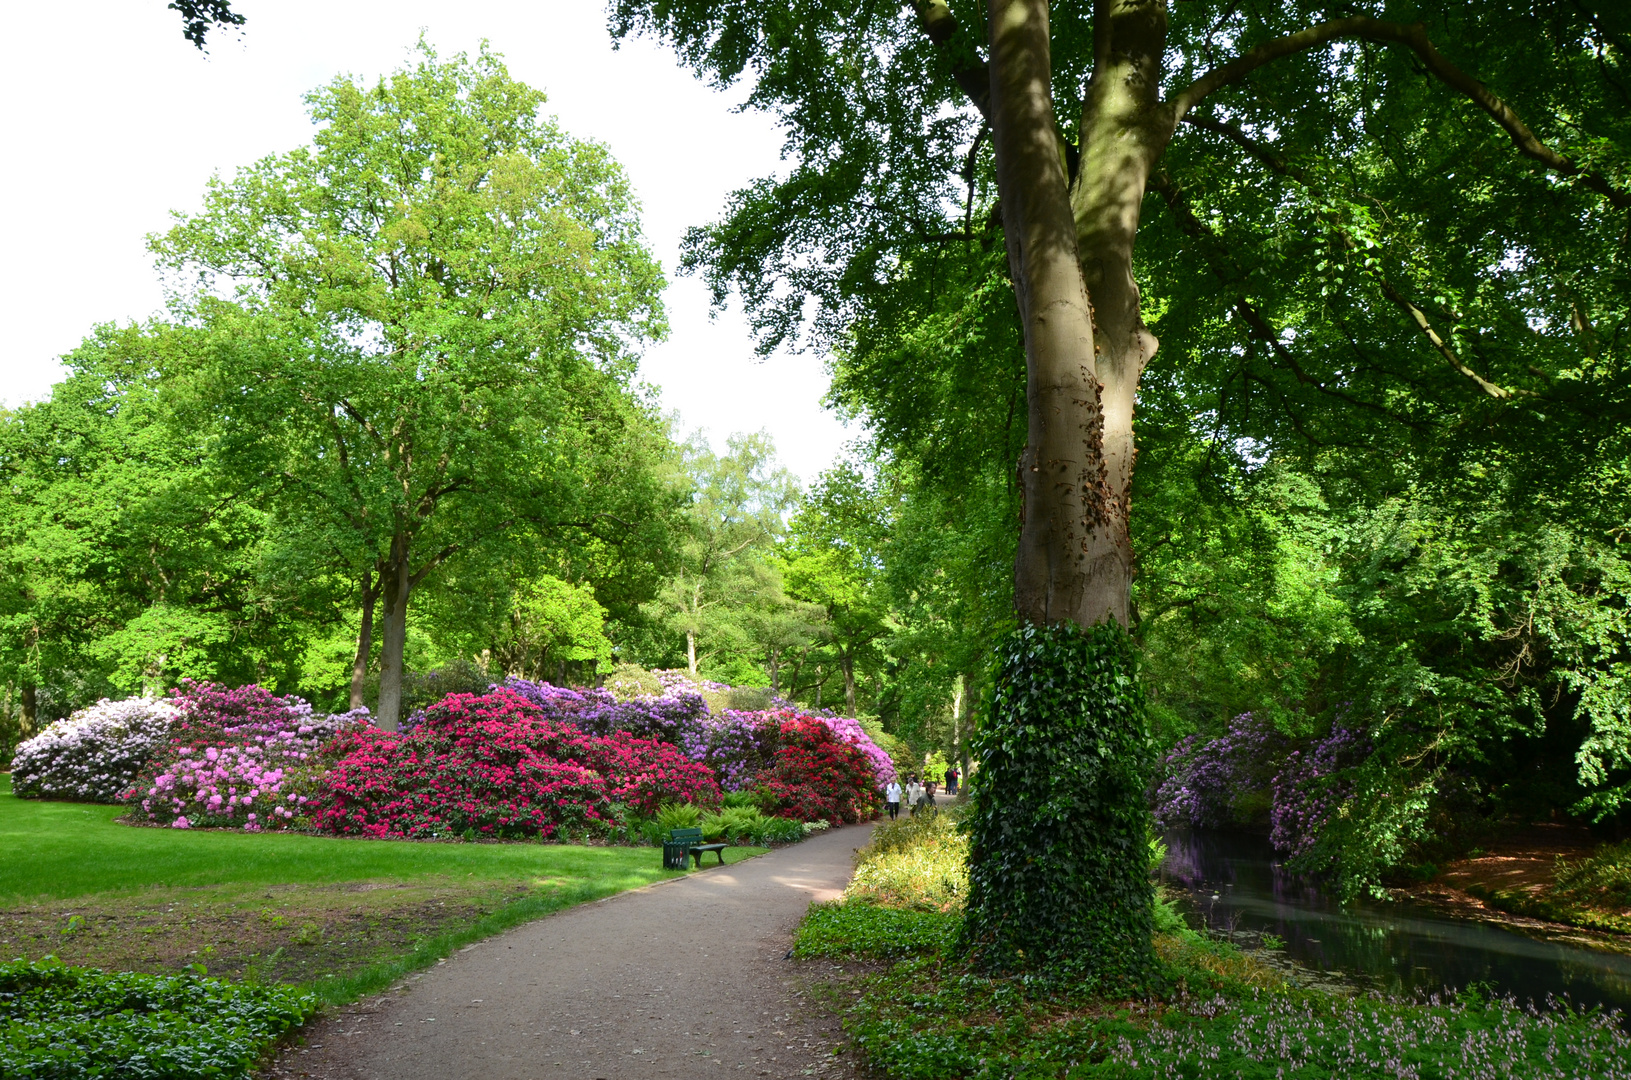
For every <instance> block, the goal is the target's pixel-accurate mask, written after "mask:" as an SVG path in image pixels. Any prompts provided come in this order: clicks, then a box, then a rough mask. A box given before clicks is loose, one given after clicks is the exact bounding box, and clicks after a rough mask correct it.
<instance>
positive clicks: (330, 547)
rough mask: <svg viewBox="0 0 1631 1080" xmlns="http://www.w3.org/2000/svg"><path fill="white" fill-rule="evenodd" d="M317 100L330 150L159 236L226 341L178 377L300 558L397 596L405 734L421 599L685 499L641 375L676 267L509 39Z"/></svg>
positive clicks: (395, 681)
mask: <svg viewBox="0 0 1631 1080" xmlns="http://www.w3.org/2000/svg"><path fill="white" fill-rule="evenodd" d="M307 101H308V103H309V105H310V108H311V113H312V118H313V120H314V121H315V122H316V123H317V125H318V131H317V134H316V137H315V139H314V143H313V145H312V146H311V147H307V148H302V149H298V150H295V151H292V152H290V153H288V154H283V155H279V156H275V157H270V158H266V159H264V160H262V161H259V162H256V163H255V164H253V165H251V166H248V167H246V168H243V169H241V170H239V171H238V172H237V173H236V174H234V175H232V176H231V177H229V178H217V179H215V180H213V181H212V182H211V183H210V186H209V188H208V190H207V192H206V194H205V200H204V207H203V209H202V210H201V211H198V212H196V213H187V214H178V215H177V223H176V225H175V226H174V227H173V228H172V229H171V230H170V231H169V232H168V233H165V234H164V235H162V236H156V237H154V238H153V240H152V247H153V250H154V252H155V254H156V255H157V256H158V258H159V261H160V263H161V265H163V266H165V267H167V268H168V269H169V270H170V271H172V283H173V285H174V287H175V288H174V301H173V305H174V309H175V312H176V314H177V316H178V317H180V318H183V319H185V320H187V321H190V322H193V323H195V324H197V325H198V326H200V327H203V328H205V329H206V330H208V331H209V332H210V333H211V334H212V341H213V347H212V349H211V350H210V351H209V355H208V360H207V362H205V363H203V364H201V365H199V366H197V367H195V368H193V369H191V370H187V371H176V372H172V373H171V375H172V381H173V382H174V383H175V384H176V385H178V386H181V385H184V386H185V387H186V392H187V393H188V394H189V395H190V398H191V401H192V403H193V407H194V408H195V409H196V410H197V411H198V415H199V418H200V422H201V423H208V424H209V425H211V426H212V427H213V428H214V429H215V430H216V431H217V432H218V448H219V452H220V453H221V455H222V457H223V460H224V461H226V462H228V463H229V466H228V467H229V468H231V469H232V470H233V471H234V472H235V473H236V474H237V476H238V477H239V478H240V480H241V482H242V483H243V484H244V485H245V486H246V487H248V486H255V487H257V488H258V489H259V490H260V491H261V492H262V496H263V498H264V500H265V502H266V505H267V506H268V507H270V508H271V509H272V512H273V514H274V515H275V517H276V518H277V520H278V522H279V523H280V526H281V527H280V528H279V529H278V530H277V535H278V537H279V543H280V544H281V545H282V547H283V552H282V556H281V557H282V558H283V560H284V561H285V562H287V563H289V564H291V565H306V566H309V567H310V568H311V569H312V571H313V572H318V571H321V572H329V573H339V574H343V575H344V576H345V577H346V578H347V579H349V580H351V581H355V582H357V583H358V584H359V589H358V603H359V606H360V607H361V608H362V609H364V610H365V611H368V612H369V613H370V614H371V613H372V612H371V610H370V609H372V608H373V607H374V606H375V605H376V604H377V608H378V612H379V621H380V637H381V660H380V697H379V719H380V722H381V723H382V724H383V725H384V726H387V727H393V726H395V724H396V721H397V713H398V711H399V703H400V694H401V682H402V657H403V645H404V641H405V638H406V635H407V618H408V610H409V605H410V602H411V600H412V597H413V595H414V592H415V590H416V589H418V588H419V587H420V586H421V585H422V584H423V583H424V582H425V581H426V580H427V579H428V578H429V577H430V576H431V575H434V574H436V573H437V572H438V570H439V568H441V567H443V566H444V565H445V564H446V563H447V562H448V561H449V560H452V559H457V558H461V557H463V556H466V555H468V554H469V553H471V552H472V551H474V550H476V549H490V548H492V547H493V546H495V545H513V546H515V547H517V548H521V549H538V548H547V547H548V546H550V545H556V546H560V545H565V544H569V543H571V542H573V540H574V538H582V539H586V540H587V539H589V538H593V540H594V542H597V543H601V542H604V543H613V544H616V543H620V542H622V541H623V540H624V539H626V538H629V537H631V536H635V535H638V534H640V533H641V532H642V530H643V529H644V523H645V522H647V521H649V520H650V519H651V518H652V517H654V516H658V515H661V514H662V513H665V512H667V510H669V509H671V508H672V506H673V503H674V500H675V497H676V496H675V494H674V493H673V492H672V491H670V490H669V486H668V485H667V484H666V483H665V482H664V481H663V480H662V479H661V477H660V475H659V470H658V468H657V466H658V463H659V462H660V460H661V457H662V454H663V452H664V449H665V445H666V436H665V434H664V432H663V430H662V428H661V426H660V424H659V423H658V422H657V419H656V417H655V415H654V412H653V410H652V408H651V406H650V404H649V403H648V402H646V401H645V400H644V399H643V398H641V397H640V396H638V395H637V394H636V393H635V392H634V391H633V390H632V389H631V387H630V378H631V376H632V374H633V371H634V356H635V350H636V349H637V347H638V346H639V345H640V343H641V342H644V341H648V340H651V339H653V338H656V337H659V336H661V335H662V334H663V333H664V332H665V324H664V318H663V312H662V308H661V304H660V300H659V293H660V290H661V288H662V284H663V280H662V275H661V271H660V268H659V267H658V265H657V262H656V260H655V259H654V258H653V257H652V256H651V254H650V253H649V252H648V251H647V249H646V247H645V244H644V240H643V238H642V237H641V234H640V228H639V222H638V218H637V215H636V210H635V205H634V200H633V196H632V194H631V192H630V190H629V187H628V183H627V181H626V179H625V178H624V176H623V174H622V172H621V170H620V169H619V168H618V166H617V164H616V163H615V162H614V161H612V160H611V158H610V156H609V155H608V154H607V153H606V151H605V149H604V148H603V147H601V146H598V145H596V144H593V143H585V142H579V141H576V140H573V139H571V138H569V137H568V136H566V135H565V134H564V133H563V132H561V131H560V130H559V129H558V128H557V127H556V126H555V125H554V123H553V122H552V121H549V120H546V119H543V118H541V117H540V116H539V110H540V108H541V106H542V105H543V102H544V97H543V95H542V94H541V93H539V92H538V91H536V90H533V89H531V88H530V87H527V86H525V85H523V84H521V83H518V82H515V81H514V80H512V79H511V78H510V77H509V75H508V74H507V73H506V71H505V69H504V66H503V64H502V63H501V62H500V61H499V59H498V58H497V57H496V56H493V55H492V54H489V53H487V52H486V51H485V50H484V51H483V52H482V53H481V54H480V55H478V56H477V57H476V58H474V59H469V58H467V57H465V56H463V55H460V56H457V57H454V58H453V59H451V60H448V61H443V60H440V59H439V58H438V57H437V56H436V54H435V53H434V51H432V50H431V49H430V48H429V46H427V45H425V44H424V43H421V45H420V56H419V59H418V61H417V62H416V63H415V64H414V65H413V66H411V67H409V68H407V69H404V70H401V71H398V72H396V73H394V74H393V75H391V76H389V77H387V78H386V79H383V80H381V81H380V82H379V83H377V84H375V85H372V86H369V85H364V84H359V83H356V82H353V81H351V80H349V79H345V78H340V79H337V80H335V81H334V82H333V83H331V84H329V85H328V86H326V87H323V88H321V89H318V90H316V91H314V92H313V93H311V94H310V95H308V98H307ZM370 623H371V620H369V621H365V623H364V625H363V628H362V634H363V635H368V634H369V633H370V632H371V629H372V627H371V625H370ZM358 655H359V657H362V656H364V655H365V654H364V653H363V651H362V649H361V648H359V650H358Z"/></svg>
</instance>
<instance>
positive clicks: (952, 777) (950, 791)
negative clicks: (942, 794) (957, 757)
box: [946, 765, 961, 799]
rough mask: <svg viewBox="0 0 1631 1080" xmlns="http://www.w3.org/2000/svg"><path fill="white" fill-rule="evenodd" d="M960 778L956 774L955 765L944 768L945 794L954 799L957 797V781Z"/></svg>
mask: <svg viewBox="0 0 1631 1080" xmlns="http://www.w3.org/2000/svg"><path fill="white" fill-rule="evenodd" d="M960 779H961V777H960V776H958V774H957V766H955V765H953V766H952V767H951V768H949V769H947V770H946V794H947V795H950V796H951V797H952V798H954V799H955V798H957V781H958V780H960Z"/></svg>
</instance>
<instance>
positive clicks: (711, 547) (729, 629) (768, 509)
mask: <svg viewBox="0 0 1631 1080" xmlns="http://www.w3.org/2000/svg"><path fill="white" fill-rule="evenodd" d="M727 442H728V449H727V451H726V453H724V454H723V455H721V454H715V453H714V452H713V451H712V450H711V449H709V447H708V445H707V442H706V440H704V439H703V438H702V437H701V436H700V435H698V436H693V437H692V438H691V439H690V440H688V441H687V442H686V443H685V444H684V446H683V447H682V453H683V467H684V471H685V473H686V475H687V477H688V478H689V480H690V482H691V485H692V490H691V495H690V500H689V505H688V506H687V507H686V508H685V516H684V520H683V523H682V527H681V533H680V557H679V566H678V567H677V569H676V572H675V574H674V575H673V576H672V577H670V578H668V579H667V580H666V581H665V582H664V583H663V586H662V590H661V591H660V592H659V593H658V595H657V596H656V598H655V599H653V600H651V601H650V602H649V603H647V604H646V605H645V607H644V609H643V611H644V614H645V615H646V617H647V618H649V619H651V620H653V621H654V622H655V623H656V624H657V625H659V626H660V627H662V629H663V631H664V633H665V635H666V647H665V648H664V651H663V653H662V654H661V657H663V658H668V657H673V658H676V659H677V658H679V657H683V658H684V664H685V666H686V667H687V668H688V670H689V671H690V672H691V674H692V675H697V674H699V673H700V670H701V669H702V668H703V667H708V668H710V669H715V670H720V669H723V670H725V671H728V672H732V673H736V674H740V673H741V672H740V665H739V664H738V663H736V662H735V660H736V658H737V657H740V656H741V655H742V654H744V653H746V654H752V653H753V652H754V651H755V643H754V641H753V630H754V629H755V627H757V626H759V625H761V624H762V622H763V619H764V618H765V617H766V616H767V615H768V614H769V613H772V612H775V611H777V610H780V609H781V608H782V607H784V606H785V605H786V603H787V601H786V598H785V596H783V594H782V591H781V583H780V579H779V576H778V575H777V574H776V572H775V571H774V569H773V568H772V567H771V566H770V564H769V556H770V552H771V549H772V546H773V545H774V544H775V542H776V540H777V538H779V537H780V536H781V534H782V532H783V529H784V527H785V526H784V522H783V515H784V514H785V513H786V512H787V511H788V510H789V509H791V507H792V506H793V504H794V503H795V502H796V500H797V498H798V484H797V481H796V480H795V479H794V478H793V475H792V474H791V473H789V472H788V471H787V470H786V469H784V468H781V467H780V466H778V465H777V464H776V453H775V448H774V446H772V445H771V442H770V437H769V436H768V435H766V434H765V433H764V432H759V433H757V434H752V435H743V434H736V435H732V436H730V438H729V439H728V440H727ZM761 677H762V676H761Z"/></svg>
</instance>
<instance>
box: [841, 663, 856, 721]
mask: <svg viewBox="0 0 1631 1080" xmlns="http://www.w3.org/2000/svg"><path fill="white" fill-rule="evenodd" d="M838 666H839V667H840V668H841V669H842V670H843V672H844V708H845V709H846V710H848V712H849V715H850V719H852V720H853V719H855V657H854V656H853V655H852V654H851V653H849V652H841V653H839V654H838Z"/></svg>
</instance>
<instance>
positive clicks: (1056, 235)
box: [962, 0, 1165, 985]
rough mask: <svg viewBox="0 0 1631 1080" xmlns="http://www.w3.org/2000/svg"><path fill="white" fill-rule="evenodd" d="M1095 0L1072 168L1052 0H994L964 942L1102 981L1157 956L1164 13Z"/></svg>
mask: <svg viewBox="0 0 1631 1080" xmlns="http://www.w3.org/2000/svg"><path fill="white" fill-rule="evenodd" d="M1152 10H1155V9H1154V7H1153V6H1152V5H1147V4H1137V3H1103V4H1101V5H1100V13H1099V14H1100V17H1099V19H1098V20H1097V21H1096V26H1097V34H1098V40H1097V41H1096V43H1095V44H1096V53H1097V57H1096V64H1095V67H1094V78H1093V81H1092V83H1091V85H1090V86H1089V88H1088V92H1087V94H1086V98H1085V105H1084V109H1083V116H1082V126H1081V130H1082V134H1083V139H1082V147H1081V157H1080V166H1079V168H1078V170H1077V173H1076V176H1075V178H1074V182H1072V178H1071V177H1070V176H1069V173H1068V157H1067V153H1066V151H1065V147H1064V144H1063V141H1062V140H1061V138H1060V137H1059V135H1058V134H1057V133H1058V130H1059V129H1058V124H1057V121H1056V118H1055V116H1054V112H1053V95H1052V88H1051V72H1050V55H1049V48H1050V34H1049V26H1048V4H1047V3H1046V0H990V11H989V27H990V33H991V41H990V54H989V55H990V60H989V68H990V80H991V93H990V103H989V111H988V117H989V120H990V124H991V131H992V142H993V146H994V148H995V151H996V168H997V183H998V190H999V193H1000V196H1001V200H1002V216H1003V231H1004V235H1005V237H1006V242H1007V246H1008V258H1009V269H1010V275H1011V278H1012V280H1013V282H1014V292H1015V298H1016V300H1017V302H1018V305H1019V313H1020V320H1021V325H1022V327H1023V329H1024V334H1025V366H1026V400H1027V406H1028V410H1027V411H1028V436H1027V443H1026V447H1025V451H1024V453H1023V455H1022V456H1021V459H1020V462H1019V471H1020V487H1021V491H1022V493H1023V499H1024V502H1023V514H1024V516H1023V519H1022V524H1021V531H1020V541H1019V549H1018V553H1017V556H1016V560H1015V567H1014V605H1015V610H1016V614H1017V615H1018V616H1019V621H1020V626H1019V629H1018V630H1016V631H1015V632H1014V634H1013V635H1012V636H1011V637H1010V638H1009V639H1008V640H1007V641H1005V642H1004V643H1003V644H1002V645H1001V647H1000V648H999V651H998V657H997V662H996V669H995V680H994V687H993V690H994V693H993V699H992V704H991V710H990V714H989V721H988V722H987V723H986V724H985V725H983V726H982V728H981V730H980V732H979V734H978V735H977V737H976V738H975V740H974V743H973V750H974V756H975V758H976V759H977V760H978V761H979V763H980V769H979V771H978V772H977V773H976V774H975V776H974V778H973V783H972V785H971V796H972V806H971V811H970V816H969V831H970V839H971V845H970V888H969V898H968V912H967V917H966V919H965V920H964V923H963V929H962V942H963V945H964V948H965V949H967V950H968V951H969V952H970V953H971V954H972V955H973V956H974V958H975V959H976V960H977V961H978V962H979V963H980V964H981V965H982V966H984V967H987V968H989V969H993V970H1021V969H1033V970H1045V971H1050V972H1055V973H1068V974H1070V975H1072V976H1073V977H1078V978H1089V979H1096V980H1099V981H1100V982H1102V983H1105V984H1106V985H1110V984H1118V985H1119V984H1122V983H1126V982H1129V981H1137V980H1139V979H1141V978H1143V977H1145V976H1146V975H1148V974H1149V973H1150V972H1151V971H1152V970H1153V966H1154V960H1153V953H1152V950H1151V944H1150V936H1151V934H1150V926H1151V923H1150V913H1151V908H1152V901H1153V897H1152V890H1151V885H1150V881H1149V866H1148V858H1147V857H1146V855H1145V852H1146V850H1147V838H1148V834H1149V827H1150V824H1149V811H1148V809H1147V808H1146V807H1145V804H1144V787H1145V776H1146V771H1147V767H1148V762H1147V760H1146V758H1147V745H1148V736H1147V732H1146V725H1145V719H1144V711H1143V704H1142V698H1141V697H1140V696H1139V693H1138V682H1137V675H1136V672H1135V670H1134V664H1133V658H1132V652H1131V648H1130V644H1129V642H1128V641H1127V636H1126V632H1125V626H1126V623H1127V616H1128V603H1129V593H1130V590H1131V585H1132V571H1133V560H1132V544H1131V540H1130V537H1129V534H1128V509H1129V500H1128V491H1129V488H1130V486H1131V483H1132V472H1133V459H1134V444H1133V427H1132V424H1133V403H1134V400H1135V398H1136V395H1137V390H1138V379H1139V376H1140V375H1141V374H1142V373H1143V370H1144V366H1145V365H1146V364H1147V363H1148V362H1149V360H1150V358H1151V357H1152V356H1153V355H1154V353H1155V347H1156V342H1155V339H1154V338H1153V337H1152V336H1151V335H1150V334H1149V333H1148V331H1146V330H1145V328H1144V325H1143V322H1142V320H1141V319H1140V318H1139V311H1138V288H1137V285H1136V284H1134V281H1133V269H1132V252H1133V240H1134V234H1135V233H1136V231H1137V228H1138V212H1139V206H1140V204H1141V202H1142V200H1143V195H1144V184H1145V181H1146V179H1147V177H1148V174H1149V167H1150V163H1151V162H1152V161H1153V160H1154V157H1155V156H1156V155H1157V154H1159V152H1160V145H1159V143H1161V142H1162V140H1161V138H1160V136H1159V134H1158V133H1157V132H1158V127H1155V126H1152V125H1151V123H1150V121H1151V120H1152V119H1154V115H1153V113H1154V106H1155V105H1156V104H1157V98H1156V79H1157V78H1158V76H1159V64H1158V58H1159V56H1160V50H1161V44H1162V36H1163V33H1164V29H1165V14H1164V12H1157V13H1156V14H1152Z"/></svg>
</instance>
